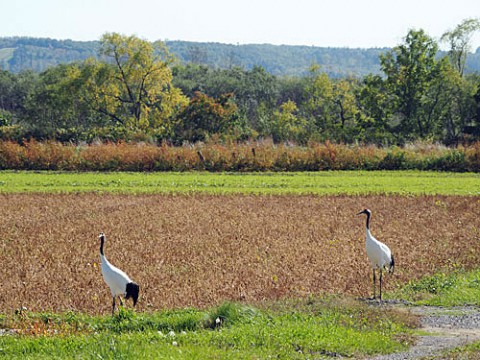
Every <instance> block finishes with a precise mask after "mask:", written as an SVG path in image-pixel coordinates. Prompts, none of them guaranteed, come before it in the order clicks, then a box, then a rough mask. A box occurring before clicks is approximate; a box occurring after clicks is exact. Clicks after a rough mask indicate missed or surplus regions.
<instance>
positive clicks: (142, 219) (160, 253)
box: [0, 193, 480, 314]
mask: <svg viewBox="0 0 480 360" xmlns="http://www.w3.org/2000/svg"><path fill="white" fill-rule="evenodd" d="M364 207H369V208H370V209H371V210H372V211H373V218H372V224H371V228H372V233H373V234H374V235H375V236H376V237H377V238H378V239H380V240H382V241H384V242H386V243H387V244H388V245H389V246H390V248H391V249H392V251H393V253H394V254H395V259H396V269H395V274H394V276H393V277H392V276H388V277H386V291H387V292H388V290H389V289H392V288H394V287H395V286H397V285H399V284H404V283H406V282H408V281H409V280H410V279H414V278H418V277H420V276H421V275H424V274H431V273H433V272H435V271H438V270H440V269H442V268H444V267H452V266H461V267H466V268H471V267H475V266H478V264H479V263H480V216H479V213H480V211H479V209H480V197H454V196H419V197H395V196H390V197H388V196H363V197H361V196H355V197H353V196H352V197H349V196H335V197H317V196H253V195H240V196H239V195H236V196H210V195H194V196H193V195H192V196H188V195H182V196H179V195H136V196H133V195H132V196H130V195H105V194H103V195H100V194H92V193H89V194H70V195H66V194H65V195H40V194H37V195H35V194H34V195H31V194H30V195H29V194H20V195H0V213H1V221H0V251H1V262H2V263H1V267H0V278H1V287H2V290H1V291H0V312H2V313H6V312H10V311H13V310H14V309H18V308H19V307H21V306H25V307H27V308H28V309H29V310H32V311H68V310H76V311H82V312H87V313H93V314H96V313H107V314H108V312H109V311H110V306H111V299H110V295H109V290H108V288H107V286H106V285H105V284H104V282H103V279H102V276H101V270H100V267H99V241H98V234H99V233H100V232H101V231H104V232H105V233H106V235H107V242H106V248H105V252H106V255H107V258H108V259H109V260H110V261H111V262H112V263H113V264H115V265H117V266H119V267H120V268H122V269H123V270H124V271H126V272H127V273H128V274H129V275H130V276H131V277H132V278H133V279H134V280H135V281H137V282H138V283H139V284H140V285H141V295H140V300H139V304H138V305H137V306H138V310H140V311H150V310H156V309H165V308H172V307H185V306H196V307H206V306H210V305H215V304H218V303H220V302H222V301H224V300H233V301H247V302H255V301H258V300H264V299H278V298H281V297H301V296H305V295H308V294H313V293H321V292H331V293H348V294H351V295H354V296H360V297H366V296H370V294H371V279H370V277H369V276H370V273H371V271H370V269H369V267H368V264H367V259H366V254H365V249H364V241H365V240H364V236H365V217H364V216H356V215H355V214H356V213H357V212H358V211H360V210H361V209H363V208H364Z"/></svg>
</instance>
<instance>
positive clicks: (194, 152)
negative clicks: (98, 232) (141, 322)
mask: <svg viewBox="0 0 480 360" xmlns="http://www.w3.org/2000/svg"><path fill="white" fill-rule="evenodd" d="M0 169H11V170H32V169H33V170H75V171H191V170H206V171H212V172H215V171H240V172H250V171H320V170H408V169H417V170H438V171H455V172H466V171H471V172H479V171H480V142H477V143H474V144H473V145H470V146H459V147H457V148H446V147H442V146H438V145H425V144H415V145H409V146H406V147H403V148H398V147H391V148H379V147H376V146H373V145H368V146H358V145H339V144H333V143H330V142H328V141H327V142H326V143H310V144H309V145H308V146H306V147H300V146H293V145H288V144H274V143H273V142H271V141H268V140H266V141H258V142H246V143H234V142H231V143H228V144H219V143H208V144H204V143H197V144H187V145H184V146H180V147H174V146H170V145H167V144H165V143H163V144H161V145H153V144H145V143H99V144H91V145H74V144H61V143H58V142H51V141H49V142H37V141H28V142H25V143H23V144H18V143H14V142H8V141H7V142H0Z"/></svg>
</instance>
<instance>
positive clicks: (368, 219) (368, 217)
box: [367, 212, 370, 231]
mask: <svg viewBox="0 0 480 360" xmlns="http://www.w3.org/2000/svg"><path fill="white" fill-rule="evenodd" d="M367 231H370V213H368V212H367Z"/></svg>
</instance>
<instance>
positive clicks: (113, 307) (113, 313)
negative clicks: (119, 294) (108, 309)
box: [112, 296, 115, 316]
mask: <svg viewBox="0 0 480 360" xmlns="http://www.w3.org/2000/svg"><path fill="white" fill-rule="evenodd" d="M112 298H113V302H112V316H113V315H115V296H113V297H112Z"/></svg>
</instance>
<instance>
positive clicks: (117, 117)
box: [0, 20, 480, 146]
mask: <svg viewBox="0 0 480 360" xmlns="http://www.w3.org/2000/svg"><path fill="white" fill-rule="evenodd" d="M472 21H473V25H475V26H474V27H473V28H470V27H469V28H466V29H465V25H469V24H472ZM477 29H478V30H479V31H480V20H478V21H477V20H466V21H464V22H463V23H462V24H460V25H459V27H458V28H457V29H455V31H453V32H449V33H446V35H445V36H446V37H448V42H449V43H450V50H449V51H448V52H446V53H441V52H439V44H438V42H437V40H435V39H433V38H432V37H430V36H429V35H428V34H426V33H425V32H424V31H423V30H410V31H409V32H408V34H407V35H406V36H405V38H404V40H403V42H402V43H400V44H399V45H398V46H395V47H394V48H392V49H390V50H388V49H384V51H380V50H375V51H377V52H378V53H377V54H375V57H377V60H376V61H377V63H378V65H376V66H374V60H373V59H374V58H375V57H374V56H373V55H372V53H371V52H373V51H374V50H348V49H330V50H328V49H315V48H312V49H310V48H308V47H279V46H268V45H264V46H260V45H250V46H247V45H245V46H237V47H236V46H230V47H229V46H228V45H221V44H192V43H185V42H168V43H163V42H155V43H152V42H149V41H146V40H143V39H140V38H138V37H136V36H126V35H121V34H116V33H107V34H105V35H104V36H103V37H102V38H101V39H100V41H99V42H98V43H97V42H91V43H81V44H82V45H83V47H77V46H76V43H75V42H72V41H70V42H69V41H54V40H42V41H43V42H41V44H42V47H38V46H36V45H38V44H39V43H38V42H37V41H39V40H32V39H16V40H15V39H10V40H4V46H5V47H4V49H3V50H2V56H3V58H4V61H3V63H4V64H9V66H13V65H14V64H15V61H14V60H15V59H17V57H18V56H20V57H23V59H24V63H25V62H29V63H30V68H31V69H34V70H37V71H31V70H30V71H20V70H21V69H20V68H18V69H12V68H10V70H1V69H0V139H3V140H12V141H16V142H19V143H23V142H24V139H36V140H47V139H48V140H58V141H62V142H73V143H78V142H84V141H86V142H96V141H99V140H100V141H114V142H117V141H143V142H155V143H162V142H167V143H170V144H175V145H180V144H184V143H186V142H188V143H197V142H209V141H214V142H217V141H224V142H231V141H238V142H242V141H252V140H262V139H272V140H273V141H274V142H275V143H285V142H291V143H296V144H301V145H308V144H310V143H315V142H327V141H330V142H336V143H348V144H355V143H368V144H377V145H382V146H385V145H392V144H395V145H405V144H408V143H411V142H415V141H427V142H442V143H444V144H446V145H456V144H459V143H473V142H475V141H478V140H480V72H479V71H475V72H471V71H469V70H468V64H471V63H472V61H473V62H475V61H476V63H477V64H478V63H480V62H479V61H478V57H479V56H480V53H477V55H476V57H475V56H474V55H472V54H471V53H469V52H468V41H466V40H467V39H468V37H469V35H470V34H471V33H472V32H473V31H477ZM19 43H22V44H23V45H22V46H20V47H18V48H16V47H15V46H16V45H18V44H19ZM35 44H36V45H35ZM172 44H175V45H176V46H177V49H176V50H175V49H174V47H173V46H172ZM8 49H9V50H8ZM19 49H21V50H19ZM40 49H41V50H40ZM172 49H173V50H172ZM248 49H250V50H248ZM254 49H257V50H256V51H254ZM268 49H269V51H267V50H268ZM34 50H35V51H36V53H37V54H39V56H40V55H41V56H40V57H45V58H46V59H47V60H48V61H49V63H48V64H50V66H49V67H47V69H46V70H43V71H40V70H41V69H42V67H43V66H46V65H45V63H42V62H40V61H37V60H34V59H35V57H31V56H29V55H28V54H33V53H34V52H35V51H34ZM247 50H248V51H247ZM175 51H176V52H177V53H175ZM295 51H299V52H297V54H296V55H295ZM301 51H303V52H301ZM315 51H316V52H315ZM342 51H343V53H342ZM335 52H336V53H335ZM248 54H250V55H251V56H250V55H248ZM298 54H301V55H298ZM348 54H356V56H354V57H349V56H348ZM56 55H59V56H60V55H61V57H62V59H63V60H62V63H61V64H57V65H55V62H56V61H57V60H56V58H55V56H56ZM360 55H362V56H363V58H362V56H360ZM249 56H250V57H249ZM81 58H83V59H84V60H81ZM179 58H184V59H186V60H187V61H185V62H182V61H180V62H179V61H178V59H179ZM360 58H362V60H361V61H360V60H359V59H360ZM28 59H29V60H28ZM247 59H250V60H248V61H247ZM255 59H258V60H255ZM283 59H288V61H287V60H285V61H283ZM322 59H323V60H322ZM472 59H473V60H472ZM369 62H370V66H369V65H368V63H369ZM208 64H209V65H208ZM285 64H290V65H285ZM325 64H336V65H335V66H336V68H335V69H337V70H335V71H331V69H332V68H333V65H332V68H329V66H327V65H325ZM360 64H365V65H360ZM376 67H378V70H375V68H376ZM302 69H303V70H302ZM341 71H342V73H341ZM363 72H365V75H360V74H361V73H363ZM276 73H281V74H287V73H288V74H290V75H291V74H294V73H301V74H302V76H283V75H277V74H276ZM349 74H355V75H356V76H347V75H349Z"/></svg>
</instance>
